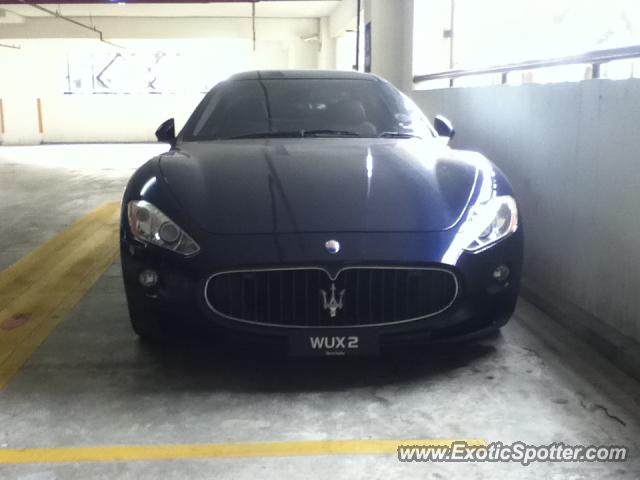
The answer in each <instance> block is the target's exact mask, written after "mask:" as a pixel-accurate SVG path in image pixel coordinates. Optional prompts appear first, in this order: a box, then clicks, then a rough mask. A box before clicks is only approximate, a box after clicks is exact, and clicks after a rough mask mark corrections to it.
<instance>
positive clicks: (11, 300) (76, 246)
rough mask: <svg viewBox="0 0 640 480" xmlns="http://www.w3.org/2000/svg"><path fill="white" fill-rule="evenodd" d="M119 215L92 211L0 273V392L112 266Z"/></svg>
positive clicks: (108, 209) (110, 209)
mask: <svg viewBox="0 0 640 480" xmlns="http://www.w3.org/2000/svg"><path fill="white" fill-rule="evenodd" d="M119 211H120V205H119V203H117V202H114V203H108V204H105V205H103V206H101V207H99V208H97V209H95V210H94V211H92V212H90V213H89V214H87V215H85V216H84V217H82V218H81V219H80V220H78V221H77V222H75V223H74V224H72V225H71V226H69V227H67V228H66V229H65V230H64V231H62V232H61V233H59V234H58V235H56V236H55V237H54V238H52V239H51V240H49V241H48V242H47V243H45V244H44V245H42V246H41V247H40V248H38V249H37V250H35V251H33V252H32V253H30V254H29V255H27V256H25V257H24V258H22V259H20V260H19V261H18V262H16V263H15V264H14V265H12V266H11V267H9V268H8V269H7V270H4V271H3V272H0V389H2V388H3V387H4V386H5V385H6V384H7V383H8V382H9V380H10V379H11V377H12V376H13V375H14V374H15V373H16V372H17V371H18V369H19V368H20V367H21V366H22V365H23V364H24V362H26V361H27V359H28V358H29V357H30V356H31V354H32V353H33V352H34V351H35V350H36V349H37V348H38V346H39V345H40V344H41V343H42V342H43V341H44V340H45V339H46V338H47V336H48V335H49V334H50V333H51V331H52V330H53V329H54V328H55V327H56V325H58V323H60V321H61V320H62V319H63V318H65V316H66V315H67V314H68V313H69V312H70V311H71V310H72V309H73V308H74V307H75V305H76V304H77V303H78V302H79V301H80V299H82V297H83V296H84V295H85V294H86V292H87V291H88V290H89V289H90V288H91V286H92V285H93V284H94V283H95V282H96V280H97V279H98V278H100V276H101V275H102V274H103V273H104V271H105V270H106V269H107V268H108V267H109V265H111V263H113V261H114V260H115V258H116V257H117V254H118V220H119Z"/></svg>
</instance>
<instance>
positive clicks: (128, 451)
mask: <svg viewBox="0 0 640 480" xmlns="http://www.w3.org/2000/svg"><path fill="white" fill-rule="evenodd" d="M455 441H465V442H467V445H469V446H481V445H486V442H485V441H484V440H481V439H477V438H470V439H455V440H454V439H435V440H434V439H429V440H415V439H413V440H317V441H299V442H269V443H227V444H215V443H212V444H197V445H121V446H104V447H65V448H25V449H0V464H3V463H5V464H6V463H78V462H123V461H144V460H147V461H149V460H197V459H212V458H249V457H290V456H320V455H381V454H394V455H395V454H396V453H397V449H398V446H399V445H420V446H434V447H435V446H445V445H451V444H452V443H453V442H455Z"/></svg>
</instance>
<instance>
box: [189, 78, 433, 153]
mask: <svg viewBox="0 0 640 480" xmlns="http://www.w3.org/2000/svg"><path fill="white" fill-rule="evenodd" d="M300 131H307V132H314V131H316V132H317V131H320V132H322V131H334V132H336V131H337V132H351V133H353V134H356V135H358V136H362V137H377V136H380V135H381V134H384V133H388V132H398V133H402V134H411V135H417V136H420V137H426V136H432V133H431V129H430V126H429V124H428V122H427V120H426V119H425V118H424V116H423V115H422V113H421V112H420V110H419V109H418V108H417V107H416V106H415V105H414V104H413V102H412V101H411V100H409V99H408V98H407V97H406V96H404V95H403V94H401V93H400V92H399V91H397V90H396V89H394V88H393V87H391V86H389V85H387V84H385V83H382V82H377V81H374V80H366V79H363V80H346V79H335V80H334V79H278V80H236V81H229V82H224V83H222V84H220V85H218V86H217V87H216V88H214V89H213V90H212V91H211V92H210V93H209V94H208V95H207V97H205V99H204V100H203V102H202V103H201V104H200V105H199V106H198V108H197V109H196V111H195V112H194V114H193V115H192V117H191V119H190V120H189V122H188V123H187V126H186V127H185V132H184V139H185V140H187V141H189V140H215V139H227V138H233V137H240V136H247V135H253V134H263V133H269V132H270V133H283V132H284V133H285V134H286V132H300ZM329 133H330V132H328V134H329Z"/></svg>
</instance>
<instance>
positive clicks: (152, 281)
mask: <svg viewBox="0 0 640 480" xmlns="http://www.w3.org/2000/svg"><path fill="white" fill-rule="evenodd" d="M138 280H139V281H140V285H142V286H143V287H147V288H150V287H153V286H155V285H156V284H157V283H158V273H157V272H155V271H153V270H143V271H142V272H140V275H139V276H138Z"/></svg>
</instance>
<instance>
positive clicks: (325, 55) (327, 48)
mask: <svg viewBox="0 0 640 480" xmlns="http://www.w3.org/2000/svg"><path fill="white" fill-rule="evenodd" d="M319 31H320V53H319V54H318V68H320V69H323V70H333V69H334V68H336V39H335V38H334V36H333V35H332V34H331V27H330V19H329V17H322V18H321V19H320V29H319Z"/></svg>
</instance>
